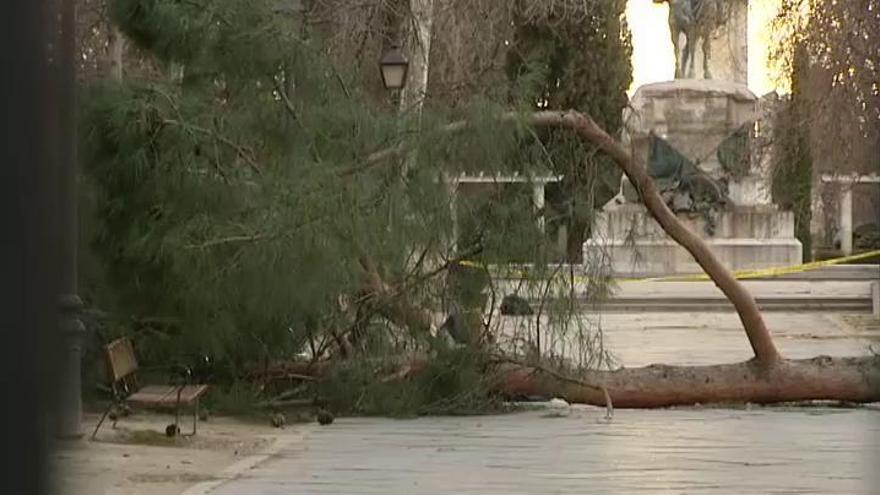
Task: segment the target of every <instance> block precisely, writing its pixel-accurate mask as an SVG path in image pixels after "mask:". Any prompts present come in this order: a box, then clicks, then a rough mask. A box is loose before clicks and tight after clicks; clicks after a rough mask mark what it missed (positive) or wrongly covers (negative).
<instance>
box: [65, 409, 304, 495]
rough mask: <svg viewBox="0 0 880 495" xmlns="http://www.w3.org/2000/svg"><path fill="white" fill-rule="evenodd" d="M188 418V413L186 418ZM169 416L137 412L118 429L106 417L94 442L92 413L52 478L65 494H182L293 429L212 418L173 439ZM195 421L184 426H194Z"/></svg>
mask: <svg viewBox="0 0 880 495" xmlns="http://www.w3.org/2000/svg"><path fill="white" fill-rule="evenodd" d="M187 419H189V418H187ZM171 420H172V418H171V417H170V416H168V415H163V414H155V413H143V412H136V413H135V414H134V415H132V416H129V417H126V418H122V419H121V420H120V421H119V422H118V424H117V427H116V428H115V429H113V428H112V427H111V424H110V422H109V421H108V422H105V424H104V426H103V427H102V428H101V431H100V433H99V434H98V436H97V438H96V440H95V441H90V440H89V436H90V435H91V432H92V429H94V425H95V424H97V421H98V415H97V414H87V415H86V417H85V421H84V423H85V424H84V431H85V432H86V434H85V435H84V437H83V438H82V439H79V440H74V441H69V442H63V443H61V444H59V445H58V446H57V448H56V449H55V454H54V461H55V462H54V463H53V470H54V473H53V474H54V476H53V478H54V479H55V480H56V483H57V488H58V490H57V492H58V493H63V494H65V495H68V494H70V495H172V494H174V495H177V494H180V493H182V492H183V491H185V490H186V489H187V488H188V487H190V486H192V485H195V484H197V483H200V482H204V481H210V480H213V479H219V478H220V477H222V472H223V470H224V469H225V468H227V467H228V466H230V465H232V464H234V463H236V462H239V461H240V460H242V459H246V458H248V457H249V456H254V455H259V454H263V453H266V452H268V451H270V450H271V449H272V447H273V444H274V443H275V442H276V441H277V440H278V438H280V437H281V436H282V435H285V434H286V433H288V432H290V428H287V429H276V428H273V427H271V426H270V425H269V424H268V420H266V421H260V420H259V419H254V420H252V421H245V420H236V419H230V418H210V419H209V421H208V422H200V423H199V430H198V435H196V436H195V437H177V438H168V437H166V436H165V435H164V431H165V426H166V425H167V424H168V423H170V422H171ZM190 427H191V423H188V422H183V421H182V424H181V429H182V430H183V431H184V433H186V432H187V431H190V430H189V428H190Z"/></svg>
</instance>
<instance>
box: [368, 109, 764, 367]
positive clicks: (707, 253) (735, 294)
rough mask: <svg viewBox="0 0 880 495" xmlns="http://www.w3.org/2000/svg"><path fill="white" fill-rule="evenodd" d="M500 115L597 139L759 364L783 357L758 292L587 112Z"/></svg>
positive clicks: (459, 126) (379, 155)
mask: <svg viewBox="0 0 880 495" xmlns="http://www.w3.org/2000/svg"><path fill="white" fill-rule="evenodd" d="M497 120H498V122H499V123H500V124H503V123H510V122H522V123H525V124H528V125H531V126H535V127H556V128H564V129H568V130H571V131H573V132H574V133H576V134H577V135H578V136H579V137H580V138H581V139H582V140H584V141H586V142H588V143H591V144H593V145H594V146H596V147H597V148H599V149H600V150H602V151H604V152H605V153H606V154H607V155H608V156H610V157H611V158H612V159H613V160H614V162H615V163H616V164H617V166H618V167H619V168H620V169H621V170H623V173H624V174H625V175H626V176H627V178H629V180H630V182H631V183H632V184H633V185H634V186H635V187H636V189H637V190H638V192H639V195H640V196H641V198H642V201H643V203H644V204H645V207H646V208H647V209H648V212H649V213H650V214H651V216H652V217H653V218H654V219H655V220H656V221H657V223H658V224H660V226H661V227H662V228H663V230H664V231H665V232H666V233H667V234H668V235H669V236H670V237H671V238H672V239H674V240H675V241H676V242H677V243H678V244H680V245H681V246H682V247H684V248H685V249H686V250H687V251H688V252H689V253H690V254H691V256H693V257H694V259H695V260H696V262H697V263H698V264H699V265H700V267H701V268H702V269H703V270H704V271H705V272H706V274H707V275H709V277H710V278H711V279H712V281H713V282H715V285H717V286H718V288H719V289H721V291H722V292H723V293H724V295H725V296H727V298H728V299H729V300H730V302H731V303H732V304H733V306H734V308H735V309H736V311H737V314H738V315H739V318H740V321H741V322H742V324H743V328H744V330H745V332H746V336H747V337H748V339H749V343H750V344H751V347H752V350H753V352H754V353H755V358H756V359H757V361H758V362H759V363H760V364H761V365H763V366H768V367H769V366H772V365H773V364H775V363H776V362H777V361H779V360H780V359H781V356H780V355H779V351H777V350H776V346H775V345H774V343H773V339H772V337H771V335H770V331H769V330H768V329H767V326H766V324H765V323H764V319H763V317H762V316H761V312H760V310H759V309H758V305H757V303H756V302H755V299H754V297H752V295H751V294H750V293H749V292H748V291H747V290H746V288H745V286H743V285H742V284H741V283H740V282H739V281H738V280H736V278H735V277H734V276H733V274H732V273H731V271H730V270H728V269H727V268H726V267H725V266H724V265H723V264H721V262H720V261H719V260H718V258H717V257H715V255H714V253H712V250H711V249H710V248H709V246H708V245H707V244H706V243H705V242H704V241H703V240H702V239H700V238H699V237H698V236H697V235H696V234H694V233H693V232H691V231H690V229H688V228H687V226H685V225H684V224H683V223H682V222H681V221H679V220H678V218H677V217H676V216H675V214H674V213H672V211H671V210H670V209H669V207H668V206H667V205H666V202H665V201H664V200H663V198H662V197H661V196H660V192H659V190H658V189H657V186H656V184H654V181H653V179H652V178H651V176H650V175H648V171H647V169H646V168H645V166H644V165H642V164H641V163H638V162H637V161H636V160H634V159H633V157H632V156H630V153H629V152H628V151H626V150H625V149H624V148H623V146H621V145H620V144H619V143H618V142H617V141H615V140H614V139H613V138H612V137H611V136H609V135H608V133H606V132H605V131H604V130H603V129H602V128H600V127H599V126H598V125H597V124H596V123H595V122H594V121H593V119H591V118H590V117H589V116H587V115H585V114H583V113H580V112H576V111H573V110H569V111H541V112H535V113H532V114H525V115H523V114H518V113H516V112H507V113H504V114H502V115H500V116H499V117H498V119H497ZM471 125H473V123H471V122H469V121H466V120H461V121H457V122H453V123H450V124H447V125H445V126H443V127H441V128H440V129H439V131H440V132H446V133H454V132H460V131H463V130H465V129H467V128H468V127H470V126H471ZM404 149H405V147H404V146H403V144H398V145H396V146H394V147H391V148H387V149H384V150H381V151H378V152H375V153H372V154H370V155H369V156H368V157H367V159H366V162H365V163H364V164H363V165H361V166H360V167H359V169H358V170H356V171H355V172H357V171H361V170H364V169H366V168H369V167H371V166H375V165H376V164H378V163H380V162H381V161H382V160H385V159H387V158H390V157H393V156H396V155H397V154H398V153H400V152H402V151H404Z"/></svg>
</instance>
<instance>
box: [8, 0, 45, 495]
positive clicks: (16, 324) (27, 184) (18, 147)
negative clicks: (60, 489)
mask: <svg viewBox="0 0 880 495" xmlns="http://www.w3.org/2000/svg"><path fill="white" fill-rule="evenodd" d="M46 6H47V4H46V2H45V1H40V0H32V1H23V2H16V1H2V2H0V66H2V67H3V76H2V77H0V109H2V110H0V226H2V229H3V236H2V239H0V315H2V318H0V334H2V335H0V336H2V339H3V345H2V346H0V387H2V390H3V395H4V398H5V403H4V404H3V407H2V408H0V421H2V424H3V425H4V428H3V441H2V442H0V455H2V459H3V462H0V486H2V488H0V492H2V493H4V494H5V493H10V494H12V493H15V494H23V495H36V494H40V495H41V494H44V493H47V492H48V486H49V483H48V480H47V473H48V470H47V462H46V461H47V453H48V438H49V435H50V431H49V428H48V426H49V425H50V422H49V421H47V419H48V418H49V409H50V406H52V405H53V404H52V399H53V398H54V397H55V392H56V390H57V389H56V385H57V383H58V376H57V374H56V373H55V371H56V370H55V369H54V368H53V366H52V365H53V364H54V363H55V360H54V359H53V358H52V356H53V355H52V351H53V349H54V346H55V344H56V343H57V338H56V335H57V333H56V332H55V330H56V328H55V323H56V322H55V320H56V318H55V312H54V311H53V310H54V308H55V305H54V302H53V301H54V295H55V293H56V291H55V283H54V282H55V280H54V272H53V264H54V259H55V258H54V257H53V256H50V255H49V254H50V253H49V252H50V249H52V246H53V243H52V242H51V241H53V240H54V239H53V238H52V225H51V224H50V222H51V218H52V214H54V213H55V212H56V209H55V208H54V207H55V203H54V201H55V192H54V191H55V188H54V185H53V184H51V183H50V181H51V180H52V177H54V162H53V161H51V160H50V156H49V152H48V146H47V139H48V135H49V132H48V125H47V121H46V116H47V115H48V111H47V108H48V107H47V101H46V88H47V84H46V83H47V81H48V80H49V79H50V77H51V76H50V75H49V73H48V66H47V64H46V51H47V50H46V47H47V46H48V36H47V35H48V31H47V30H46V15H47V10H46Z"/></svg>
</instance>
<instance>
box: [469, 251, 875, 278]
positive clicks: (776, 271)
mask: <svg viewBox="0 0 880 495" xmlns="http://www.w3.org/2000/svg"><path fill="white" fill-rule="evenodd" d="M875 256H880V249H877V250H874V251H868V252H866V253H860V254H854V255H852V256H843V257H840V258H833V259H828V260H822V261H813V262H810V263H803V264H800V265H792V266H784V267H776V268H762V269H759V270H740V271H736V272H733V275H734V277H735V278H736V279H737V280H748V279H754V278H771V277H779V276H782V275H790V274H792V273H803V272H809V271H813V270H818V269H820V268H825V267H827V266H833V265H839V264H842V263H850V262H852V261H859V260H864V259H868V258H873V257H875ZM458 264H459V265H460V266H467V267H470V268H479V269H483V270H490V267H489V266H487V265H484V264H481V263H476V262H473V261H460V262H459V263H458ZM511 274H513V275H515V276H519V277H522V278H525V277H526V276H527V275H528V271H527V270H520V269H515V268H510V269H509V270H508V271H506V272H505V275H508V276H510V275H511ZM575 279H577V280H578V281H588V280H589V278H588V277H581V276H578V277H575ZM703 280H711V279H710V278H709V276H708V275H706V274H705V273H703V274H697V275H671V276H668V277H646V278H615V279H614V281H616V282H697V281H703Z"/></svg>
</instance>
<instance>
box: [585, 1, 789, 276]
mask: <svg viewBox="0 0 880 495" xmlns="http://www.w3.org/2000/svg"><path fill="white" fill-rule="evenodd" d="M655 1H659V0H655ZM714 2H720V0H670V1H669V3H670V25H672V24H675V23H676V22H680V21H681V19H691V20H692V21H694V20H695V22H710V23H711V26H710V27H711V29H709V27H707V28H705V29H704V31H711V32H713V33H714V32H715V31H719V30H720V31H726V32H733V31H732V30H733V27H731V24H730V23H733V24H736V22H738V21H737V20H736V16H738V15H740V14H738V12H739V10H737V8H736V6H737V5H739V4H740V3H742V4H743V5H746V7H747V3H746V2H745V1H743V2H739V1H738V0H733V1H730V2H724V3H725V5H726V8H725V9H713V10H712V11H713V12H714V13H715V14H720V13H722V12H723V13H725V15H726V16H727V17H724V18H717V17H711V18H708V17H707V18H702V19H701V18H699V17H693V16H691V17H688V15H689V14H691V13H693V12H696V13H700V12H703V13H705V12H707V10H701V9H705V8H708V7H706V6H707V5H708V4H712V3H714ZM677 9H684V14H688V15H683V14H682V10H677ZM730 16H733V17H730ZM673 18H678V20H676V19H673ZM742 26H743V28H742V29H740V28H736V29H737V31H736V32H737V33H738V34H737V36H738V37H739V38H741V40H736V41H735V42H733V43H730V46H735V47H740V46H746V39H747V31H746V29H745V28H744V26H745V25H744V24H743V25H742ZM734 27H735V26H734ZM684 30H685V31H688V32H690V33H691V36H693V33H694V32H697V31H699V30H700V29H695V28H694V27H693V26H684ZM707 39H708V40H710V41H711V40H712V39H713V38H711V35H709V38H707ZM693 42H694V39H693V38H691V39H688V40H687V41H685V43H693ZM737 51H739V52H740V54H739V55H738V57H744V56H745V55H744V54H745V53H747V48H746V49H745V50H737ZM719 52H720V51H713V55H712V56H714V55H716V54H717V53H719ZM729 53H732V51H729ZM712 56H709V57H708V62H707V64H706V65H707V66H708V67H710V69H711V70H710V72H709V73H708V74H707V73H706V72H703V73H702V76H703V77H704V78H702V79H676V80H674V81H669V82H662V83H654V84H648V85H645V86H642V87H640V88H639V89H638V90H637V91H636V93H635V95H634V96H633V98H632V101H631V102H630V108H628V109H627V110H626V111H625V112H624V121H625V126H624V136H623V142H624V144H625V145H626V146H629V147H630V149H631V151H632V154H633V156H634V157H635V158H636V159H637V160H639V161H640V162H641V163H644V164H646V165H647V167H648V171H649V173H650V175H651V176H652V177H653V178H654V180H655V181H656V182H657V185H658V187H659V189H660V190H661V193H662V195H663V197H664V199H665V200H666V202H667V205H669V207H670V208H671V209H672V210H673V211H674V212H675V213H676V215H677V216H678V217H679V219H680V220H681V221H683V222H684V223H685V224H686V225H688V226H689V227H690V228H691V230H693V231H694V232H696V233H697V234H699V235H701V236H702V237H703V238H704V240H705V241H706V242H707V243H708V244H709V245H710V246H711V247H712V249H713V251H714V252H715V254H716V256H718V257H719V259H720V260H721V261H722V262H723V263H724V264H725V265H726V266H727V267H728V268H730V269H732V270H744V269H759V268H768V267H775V266H787V265H793V264H798V263H801V261H802V248H801V244H800V242H799V241H798V240H797V239H795V237H794V216H793V214H792V213H791V212H785V211H780V210H779V209H778V208H777V207H776V206H775V205H773V203H772V202H771V198H770V192H769V189H770V186H769V177H768V170H767V166H766V161H765V160H760V159H758V156H757V154H756V153H754V149H753V148H754V143H755V141H756V139H757V138H758V136H757V132H758V129H759V128H760V126H759V125H757V123H759V122H760V121H761V115H760V113H759V111H758V99H757V98H756V97H755V95H754V94H753V93H752V92H751V91H749V89H748V87H747V86H746V85H745V81H744V77H745V71H744V69H742V68H744V67H745V66H746V65H747V60H742V59H741V58H740V59H739V60H738V62H737V63H736V65H733V66H730V64H732V63H733V62H731V60H732V58H731V57H730V56H727V57H725V58H721V60H722V61H725V62H724V63H725V64H728V67H726V68H725V67H723V66H719V65H718V62H717V61H713V60H715V59H713V58H712ZM677 65H678V67H677V69H676V72H677V73H679V74H681V73H685V74H686V73H688V72H689V71H690V70H691V68H690V67H689V62H686V60H685V56H680V57H678V61H677ZM714 74H732V76H731V77H732V78H733V79H729V80H720V79H709V78H706V76H708V75H714ZM584 251H585V252H584V256H585V258H586V259H596V257H603V258H606V259H608V258H610V261H611V268H612V271H613V272H614V273H615V274H617V275H622V276H662V275H675V274H688V273H699V272H701V271H702V270H701V268H700V267H699V265H697V263H696V262H695V261H694V260H693V258H692V257H691V255H690V254H689V253H688V252H687V251H686V250H685V249H684V248H682V247H681V246H679V245H678V244H677V243H676V242H675V241H673V240H672V239H670V238H669V237H668V236H666V234H665V232H664V231H663V229H661V228H660V226H659V225H657V223H656V222H655V221H654V219H653V218H652V217H651V216H650V215H649V214H648V213H647V210H646V209H645V207H644V206H643V205H642V203H641V201H640V200H639V198H638V194H637V192H636V191H635V190H634V188H633V187H632V186H631V185H630V184H629V183H628V181H627V180H626V178H624V179H623V181H622V184H621V192H620V194H618V196H617V197H615V198H614V199H613V200H611V201H610V202H609V203H608V204H606V205H605V206H604V208H603V210H602V211H601V212H600V213H599V214H598V215H597V218H596V222H595V223H594V226H593V229H592V233H591V238H590V239H589V240H588V241H587V242H586V244H585V246H584Z"/></svg>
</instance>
